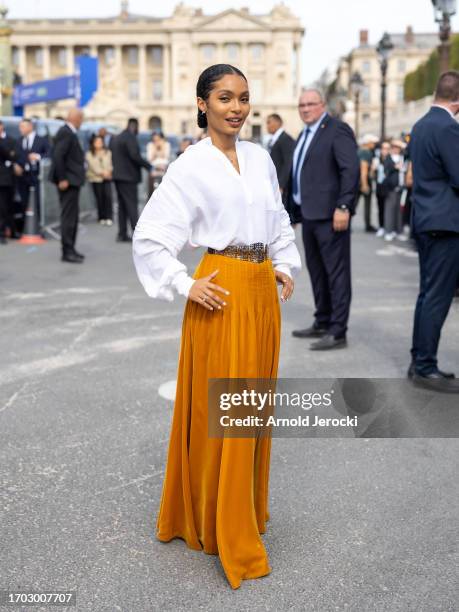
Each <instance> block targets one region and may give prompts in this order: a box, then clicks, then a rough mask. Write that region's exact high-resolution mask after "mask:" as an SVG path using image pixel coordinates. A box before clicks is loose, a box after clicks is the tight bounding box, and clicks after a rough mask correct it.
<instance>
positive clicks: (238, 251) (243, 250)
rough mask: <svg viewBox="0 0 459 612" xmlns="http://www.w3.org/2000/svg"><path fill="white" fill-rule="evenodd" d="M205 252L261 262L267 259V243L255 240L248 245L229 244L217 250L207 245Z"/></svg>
mask: <svg viewBox="0 0 459 612" xmlns="http://www.w3.org/2000/svg"><path fill="white" fill-rule="evenodd" d="M207 252H208V253H210V254H211V255H226V256H227V257H233V258H235V259H242V260H243V261H252V262H254V263H263V262H264V261H266V260H267V259H268V245H267V244H263V243H262V242H255V243H254V244H248V245H246V244H230V245H229V246H227V247H226V249H223V250H222V251H217V250H215V249H212V248H210V247H209V248H208V249H207Z"/></svg>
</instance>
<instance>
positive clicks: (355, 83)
mask: <svg viewBox="0 0 459 612" xmlns="http://www.w3.org/2000/svg"><path fill="white" fill-rule="evenodd" d="M349 84H350V86H351V93H352V95H353V96H354V109H355V137H356V139H357V140H358V139H359V113H360V109H359V107H360V94H361V93H362V91H363V88H364V86H365V84H364V82H363V79H362V75H361V74H360V72H358V71H356V72H354V73H353V75H352V76H351V79H350V81H349Z"/></svg>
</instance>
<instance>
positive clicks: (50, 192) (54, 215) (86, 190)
mask: <svg viewBox="0 0 459 612" xmlns="http://www.w3.org/2000/svg"><path fill="white" fill-rule="evenodd" d="M50 167H51V160H49V159H44V160H43V161H42V162H41V164H40V175H39V178H40V202H41V210H40V225H41V227H42V228H44V230H45V231H48V232H49V233H50V234H51V235H53V236H54V237H56V238H57V237H58V235H57V234H56V232H55V231H54V230H55V228H57V227H58V226H59V224H60V205H59V195H58V192H57V186H56V185H55V184H54V183H52V182H51V181H49V180H48V174H49V169H50ZM147 199H148V172H147V171H146V170H144V169H143V168H142V181H141V182H140V183H139V186H138V202H139V204H140V207H141V208H143V207H144V206H145V204H146V203H147ZM113 203H114V211H115V213H116V212H117V202H116V191H115V189H114V188H113ZM89 216H93V217H96V216H97V207H96V200H95V197H94V192H93V190H92V187H91V184H90V183H89V181H86V182H85V184H84V185H83V187H82V188H81V191H80V218H81V217H89Z"/></svg>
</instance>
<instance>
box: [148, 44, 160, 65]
mask: <svg viewBox="0 0 459 612" xmlns="http://www.w3.org/2000/svg"><path fill="white" fill-rule="evenodd" d="M150 54H151V61H152V62H153V64H155V66H162V63H163V48H162V47H159V46H157V45H156V46H154V47H152V48H151V51H150Z"/></svg>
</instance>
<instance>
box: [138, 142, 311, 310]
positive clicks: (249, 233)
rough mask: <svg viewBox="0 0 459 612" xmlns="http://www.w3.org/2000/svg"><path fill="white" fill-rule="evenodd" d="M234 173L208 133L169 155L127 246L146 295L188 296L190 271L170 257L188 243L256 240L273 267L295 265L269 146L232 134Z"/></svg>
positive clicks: (291, 236)
mask: <svg viewBox="0 0 459 612" xmlns="http://www.w3.org/2000/svg"><path fill="white" fill-rule="evenodd" d="M236 152H237V157H238V162H239V168H240V174H239V173H238V172H237V170H236V169H235V167H234V166H233V165H232V164H231V162H230V161H229V159H228V158H227V157H226V155H225V154H224V153H223V152H222V151H221V150H220V149H218V148H217V147H216V146H214V145H213V144H212V140H211V138H210V137H207V138H204V139H203V140H201V141H199V142H198V143H196V144H194V145H190V146H189V147H188V148H187V149H186V150H185V151H184V153H183V154H182V155H180V156H179V157H178V158H177V159H176V160H175V161H173V162H172V163H171V164H170V165H169V168H168V170H167V172H166V174H165V176H164V178H163V180H162V182H161V184H160V185H159V187H158V188H157V189H155V191H154V192H153V194H152V196H151V197H150V199H149V201H148V202H147V204H146V206H145V208H144V209H143V211H142V214H141V215H140V218H139V221H138V223H137V226H136V228H135V231H134V235H133V240H132V248H133V259H134V264H135V267H136V271H137V275H138V277H139V280H140V282H141V283H142V285H143V287H144V288H145V291H146V292H147V294H148V295H149V296H150V297H153V298H161V299H165V300H169V301H171V300H173V297H174V296H173V291H172V289H175V290H176V291H177V292H178V293H180V294H182V295H184V296H185V297H188V294H189V291H190V288H191V286H192V284H193V283H194V279H193V278H191V276H189V275H188V274H187V268H186V266H185V265H184V264H183V263H182V262H180V261H179V260H178V259H177V255H178V253H179V252H180V251H181V249H182V248H183V247H184V246H185V244H186V243H187V242H188V243H189V244H190V245H191V246H195V247H197V246H201V247H211V248H214V249H217V250H222V249H224V248H226V247H227V246H229V245H236V244H245V245H248V244H253V243H254V242H262V243H264V244H267V245H268V247H269V256H270V258H271V260H272V262H273V266H274V268H275V269H276V270H279V271H282V272H285V273H286V274H288V275H289V276H292V273H293V274H296V273H297V272H298V271H299V270H300V269H301V260H300V255H299V253H298V249H297V248H296V245H295V234H294V232H293V229H292V227H291V225H290V219H289V216H288V214H287V212H286V211H285V208H284V205H283V203H282V199H281V195H280V191H279V184H278V182H277V174H276V168H275V166H274V164H273V162H272V160H271V157H270V155H269V153H268V152H267V151H266V150H265V149H263V148H262V147H260V146H259V145H256V144H253V143H251V142H245V141H242V142H241V141H239V140H238V141H237V142H236Z"/></svg>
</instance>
